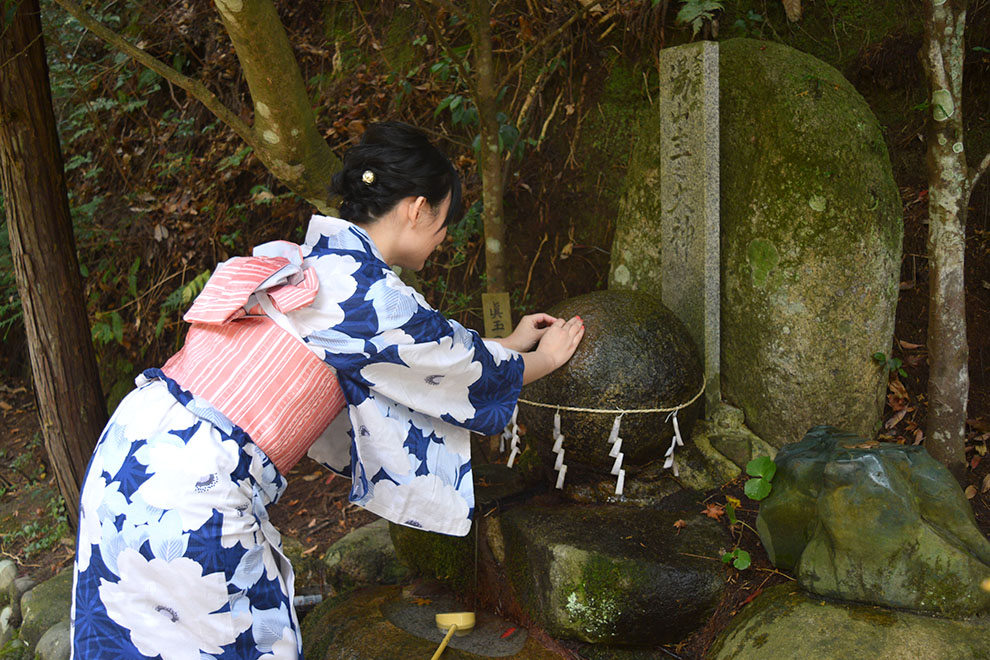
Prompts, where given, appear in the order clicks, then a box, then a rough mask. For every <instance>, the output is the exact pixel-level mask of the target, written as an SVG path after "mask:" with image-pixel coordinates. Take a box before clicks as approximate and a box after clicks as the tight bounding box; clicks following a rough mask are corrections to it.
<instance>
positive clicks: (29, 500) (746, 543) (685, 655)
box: [0, 191, 990, 660]
mask: <svg viewBox="0 0 990 660" xmlns="http://www.w3.org/2000/svg"><path fill="white" fill-rule="evenodd" d="M903 193H904V196H905V199H906V202H905V230H906V232H905V244H904V253H905V257H904V267H903V269H902V280H903V281H902V283H901V295H900V300H899V304H898V312H897V323H896V328H895V352H897V353H898V355H899V359H901V360H902V362H903V368H904V370H905V373H906V376H898V375H897V374H896V373H895V374H893V375H892V378H891V382H890V388H889V393H888V405H887V407H886V409H885V411H884V419H885V424H884V428H883V430H882V432H881V434H880V435H881V439H884V440H888V441H893V442H900V443H906V444H911V443H915V442H916V441H917V440H918V438H919V437H921V436H920V435H919V433H920V432H921V430H922V429H924V417H925V409H926V406H925V400H926V395H925V392H926V386H927V361H926V357H927V355H926V352H925V349H924V343H925V332H926V319H927V312H926V306H927V292H926V290H925V289H926V287H925V276H924V275H925V272H924V267H923V265H921V266H919V264H918V262H919V261H921V262H922V264H923V260H919V259H917V255H920V254H923V253H924V237H925V234H926V229H927V228H926V227H925V225H924V222H923V219H922V218H921V216H922V215H923V210H922V209H921V208H920V207H922V206H923V205H921V204H919V203H912V200H914V199H915V198H917V197H920V196H919V195H918V194H917V193H915V192H912V191H903ZM971 233H972V238H971V241H970V243H969V246H968V248H969V249H968V252H969V253H970V256H969V258H968V262H969V265H968V271H969V272H968V273H967V279H968V282H969V283H970V287H969V288H970V295H969V301H968V306H969V309H970V310H971V311H970V315H969V316H970V318H969V328H968V330H969V333H970V337H971V338H984V337H987V335H988V333H990V313H988V310H990V272H988V269H990V259H987V258H986V255H987V254H990V231H980V230H974V231H972V232H971ZM971 344H973V345H975V346H978V347H979V346H982V341H980V340H978V341H971ZM977 350H978V351H980V353H979V354H978V355H976V356H974V360H973V364H974V368H973V369H972V373H971V390H970V413H971V419H970V420H969V425H968V442H967V454H966V456H967V460H969V469H968V470H967V484H965V485H966V486H967V489H966V491H967V496H968V497H969V498H970V503H971V504H972V506H973V509H974V512H975V514H976V520H977V522H978V524H979V526H980V529H981V530H982V531H983V533H984V535H986V536H988V537H990V492H988V491H990V459H985V455H986V451H987V444H988V442H990V382H988V378H987V375H988V373H987V370H986V368H984V367H983V363H982V357H983V356H982V350H983V349H982V348H977ZM29 388H30V386H29V384H28V383H19V382H8V383H6V384H0V447H2V449H0V539H2V540H0V556H2V557H3V558H9V559H13V560H14V561H16V562H17V564H18V565H19V567H20V570H21V572H22V573H24V574H28V575H31V576H33V577H35V578H36V579H38V580H44V579H47V578H48V577H51V576H53V575H54V574H56V573H58V572H59V571H61V570H63V569H65V568H66V567H68V566H70V565H71V562H72V558H73V548H74V539H73V536H72V534H71V532H70V530H69V527H68V525H67V523H66V520H65V513H64V505H63V504H62V501H61V498H60V497H59V496H58V494H57V487H56V484H55V478H54V475H53V474H52V472H51V470H50V469H49V468H48V461H47V456H46V454H45V451H44V447H43V443H42V441H41V434H40V429H39V423H38V415H37V407H36V404H35V402H34V396H33V394H32V392H31V391H30V389H29ZM984 459H985V460H984ZM288 477H289V478H288V481H289V486H288V488H287V490H286V492H285V493H284V495H283V497H282V499H281V500H280V502H279V504H278V505H276V507H275V511H274V512H273V516H272V518H273V521H274V522H275V523H276V525H277V526H278V528H279V529H280V530H281V531H282V533H283V535H286V536H289V537H293V538H294V539H296V540H297V541H298V542H299V543H300V544H302V546H303V548H304V550H303V553H304V554H305V555H307V556H314V557H320V556H322V555H323V554H324V552H325V551H326V549H327V548H328V547H329V546H330V545H331V544H332V543H333V542H335V541H336V540H338V539H339V538H341V537H342V536H343V535H344V534H346V533H347V532H348V531H350V530H351V529H354V528H356V527H360V526H362V525H364V524H366V523H368V522H371V521H372V520H374V519H375V516H374V515H373V514H370V513H368V512H366V511H364V510H363V509H360V508H358V507H356V506H354V505H351V504H350V503H349V502H348V501H347V494H348V486H349V484H348V483H347V481H346V480H345V479H339V478H331V477H330V475H329V473H327V472H325V471H323V470H322V469H321V468H319V467H318V466H316V465H315V464H314V463H311V462H309V461H307V460H304V461H303V462H302V463H300V464H299V465H297V466H296V468H294V469H293V470H292V472H290V474H289V475H288ZM731 497H735V498H737V499H739V500H742V502H743V503H744V504H743V506H741V507H740V508H738V509H737V517H738V519H739V520H741V521H743V522H745V523H747V524H748V525H749V526H750V527H752V526H754V524H755V518H756V513H757V510H756V507H755V506H753V507H750V506H747V504H748V503H749V500H747V499H746V498H744V497H743V495H742V482H741V480H738V481H736V482H733V483H730V484H727V485H726V486H724V487H723V488H721V489H719V490H716V491H712V492H709V493H706V494H705V496H704V498H701V499H699V502H698V512H697V515H699V516H700V515H708V516H710V517H713V518H715V519H716V520H719V521H720V522H721V523H722V524H724V525H725V526H726V527H727V528H728V527H729V521H728V517H727V516H726V515H725V514H724V512H723V511H722V507H723V506H724V505H725V504H726V502H727V501H728V498H731ZM730 532H731V533H732V534H733V537H734V538H739V541H740V547H741V548H743V549H745V550H747V551H748V552H749V553H750V554H751V557H752V565H751V566H750V567H749V568H748V569H745V570H742V571H739V570H735V569H732V568H729V567H728V566H726V573H725V575H726V582H727V589H726V591H725V595H724V597H723V599H722V601H721V602H720V603H719V605H718V607H717V609H716V611H715V612H714V614H713V615H712V617H711V619H710V620H709V622H708V624H707V625H706V626H705V627H704V628H702V629H701V630H699V631H697V632H696V633H694V634H693V635H692V636H691V637H689V638H688V639H686V640H684V641H683V642H682V643H681V644H678V645H672V646H670V647H668V648H666V649H665V651H666V652H667V653H668V654H669V655H670V657H676V658H682V659H684V660H689V659H692V660H693V659H700V658H702V657H703V655H704V653H705V651H706V650H707V648H708V647H709V646H710V644H711V643H712V641H713V640H714V639H715V637H716V636H717V635H718V633H719V632H720V631H721V630H722V629H723V628H724V627H725V626H726V625H727V624H728V622H729V621H730V620H731V618H732V617H733V616H734V615H735V614H736V613H737V612H738V611H739V610H740V609H741V608H742V607H743V606H744V605H745V604H746V603H748V602H749V601H751V600H752V599H753V598H755V597H756V596H757V595H758V594H759V593H761V592H762V591H763V590H764V589H766V588H768V587H770V586H773V585H774V584H779V583H781V582H784V581H786V580H789V579H791V578H790V577H789V576H787V575H785V574H784V573H781V572H780V571H777V570H776V569H775V568H774V567H773V566H772V565H771V564H770V562H769V560H768V558H767V556H766V553H765V551H764V550H763V548H762V546H761V544H760V543H759V540H758V538H757V537H756V535H755V534H754V533H753V532H752V531H751V529H748V528H747V527H746V526H739V525H737V526H735V527H733V528H731V530H730ZM558 648H559V650H560V651H561V653H563V654H564V657H571V658H579V657H580V656H579V655H578V653H579V645H570V644H567V643H563V644H561V645H559V646H558Z"/></svg>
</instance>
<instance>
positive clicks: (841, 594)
mask: <svg viewBox="0 0 990 660" xmlns="http://www.w3.org/2000/svg"><path fill="white" fill-rule="evenodd" d="M776 463H777V472H776V474H775V475H774V477H773V487H772V490H771V492H770V495H769V497H767V498H766V499H765V500H763V502H762V503H761V505H760V513H759V516H758V517H757V524H756V527H757V529H758V530H759V533H760V539H761V540H762V541H763V545H764V547H766V548H767V553H768V555H769V556H770V559H771V561H773V562H774V563H775V565H777V566H778V567H780V568H784V569H785V570H793V571H794V572H795V573H796V574H797V578H798V583H799V584H800V585H801V586H802V587H803V588H804V589H806V590H808V591H809V592H812V593H815V594H820V595H823V596H827V597H831V598H842V599H844V600H850V601H858V602H864V603H871V604H877V605H883V606H886V607H896V608H900V609H905V610H913V611H918V612H924V613H928V614H936V615H939V616H947V617H970V616H978V615H987V614H990V541H988V540H987V539H986V537H984V536H983V534H982V532H980V529H979V527H978V526H977V524H976V519H975V517H974V516H973V510H972V508H971V507H970V505H969V502H968V501H967V500H966V496H965V495H964V494H963V492H962V489H961V488H960V487H959V484H958V483H957V482H956V481H955V479H954V478H953V477H952V475H951V474H950V473H949V471H948V470H947V469H946V468H945V466H944V465H942V464H941V463H939V462H938V461H936V460H935V459H933V458H932V457H931V456H929V455H928V453H927V452H926V451H925V449H924V448H923V447H910V446H904V445H898V444H894V443H878V442H868V441H866V440H864V439H863V438H859V437H856V436H855V435H853V434H850V433H845V432H842V431H839V430H837V429H834V428H830V427H818V428H815V429H812V431H811V432H809V433H808V435H807V436H806V437H805V438H804V440H802V441H801V442H799V443H794V444H792V445H787V446H785V447H783V448H782V449H781V450H780V452H779V453H778V454H777V459H776Z"/></svg>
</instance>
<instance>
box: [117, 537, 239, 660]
mask: <svg viewBox="0 0 990 660" xmlns="http://www.w3.org/2000/svg"><path fill="white" fill-rule="evenodd" d="M117 566H118V569H119V574H120V581H119V582H117V583H113V582H107V581H105V580H104V581H103V583H102V585H101V586H100V588H99V593H100V599H101V600H102V601H103V604H104V605H105V606H106V608H107V614H108V615H109V616H110V618H111V619H112V620H113V621H115V622H116V623H118V624H119V625H121V626H122V627H124V628H126V629H127V630H128V631H130V635H131V641H132V642H133V644H134V646H136V647H137V649H138V651H140V652H141V653H143V654H145V655H147V656H151V657H155V656H158V655H161V657H162V659H163V660H200V652H201V651H203V652H206V653H222V652H223V649H222V648H220V647H221V646H225V645H227V644H231V643H233V642H234V640H235V639H236V638H237V635H238V634H240V633H241V632H242V631H244V630H246V629H247V626H246V625H244V621H243V620H239V621H235V620H234V618H233V617H232V616H231V613H230V612H217V610H218V609H220V608H221V607H222V606H223V605H224V604H226V603H227V602H228V598H227V586H226V583H225V580H224V575H223V573H222V572H220V573H211V574H209V575H203V569H202V567H201V566H200V565H199V564H198V563H196V562H195V561H193V560H192V559H188V558H185V557H182V558H178V559H175V560H173V561H170V562H169V561H164V560H162V559H152V560H150V561H148V560H147V559H145V558H144V557H143V556H142V555H141V553H139V552H137V551H135V550H132V549H127V550H124V551H123V552H121V553H120V556H119V557H118V558H117Z"/></svg>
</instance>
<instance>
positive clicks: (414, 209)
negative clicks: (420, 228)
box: [406, 195, 429, 227]
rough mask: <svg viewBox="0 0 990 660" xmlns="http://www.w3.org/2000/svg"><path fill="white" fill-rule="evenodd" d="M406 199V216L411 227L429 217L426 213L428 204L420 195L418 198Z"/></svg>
mask: <svg viewBox="0 0 990 660" xmlns="http://www.w3.org/2000/svg"><path fill="white" fill-rule="evenodd" d="M406 199H407V200H408V201H409V204H408V206H407V207H406V216H407V218H408V219H409V220H410V221H411V222H412V225H413V227H415V226H416V225H417V224H419V223H420V222H422V221H423V220H424V218H426V216H428V215H429V214H428V213H427V211H428V207H429V203H428V202H427V201H426V198H425V197H423V196H422V195H420V196H418V197H407V198H406Z"/></svg>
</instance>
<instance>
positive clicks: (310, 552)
mask: <svg viewBox="0 0 990 660" xmlns="http://www.w3.org/2000/svg"><path fill="white" fill-rule="evenodd" d="M319 547H320V546H319V544H317V545H314V546H313V547H312V548H306V549H305V550H303V551H302V555H303V557H305V556H306V555H311V554H313V553H314V552H316V549H317V548H319Z"/></svg>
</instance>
